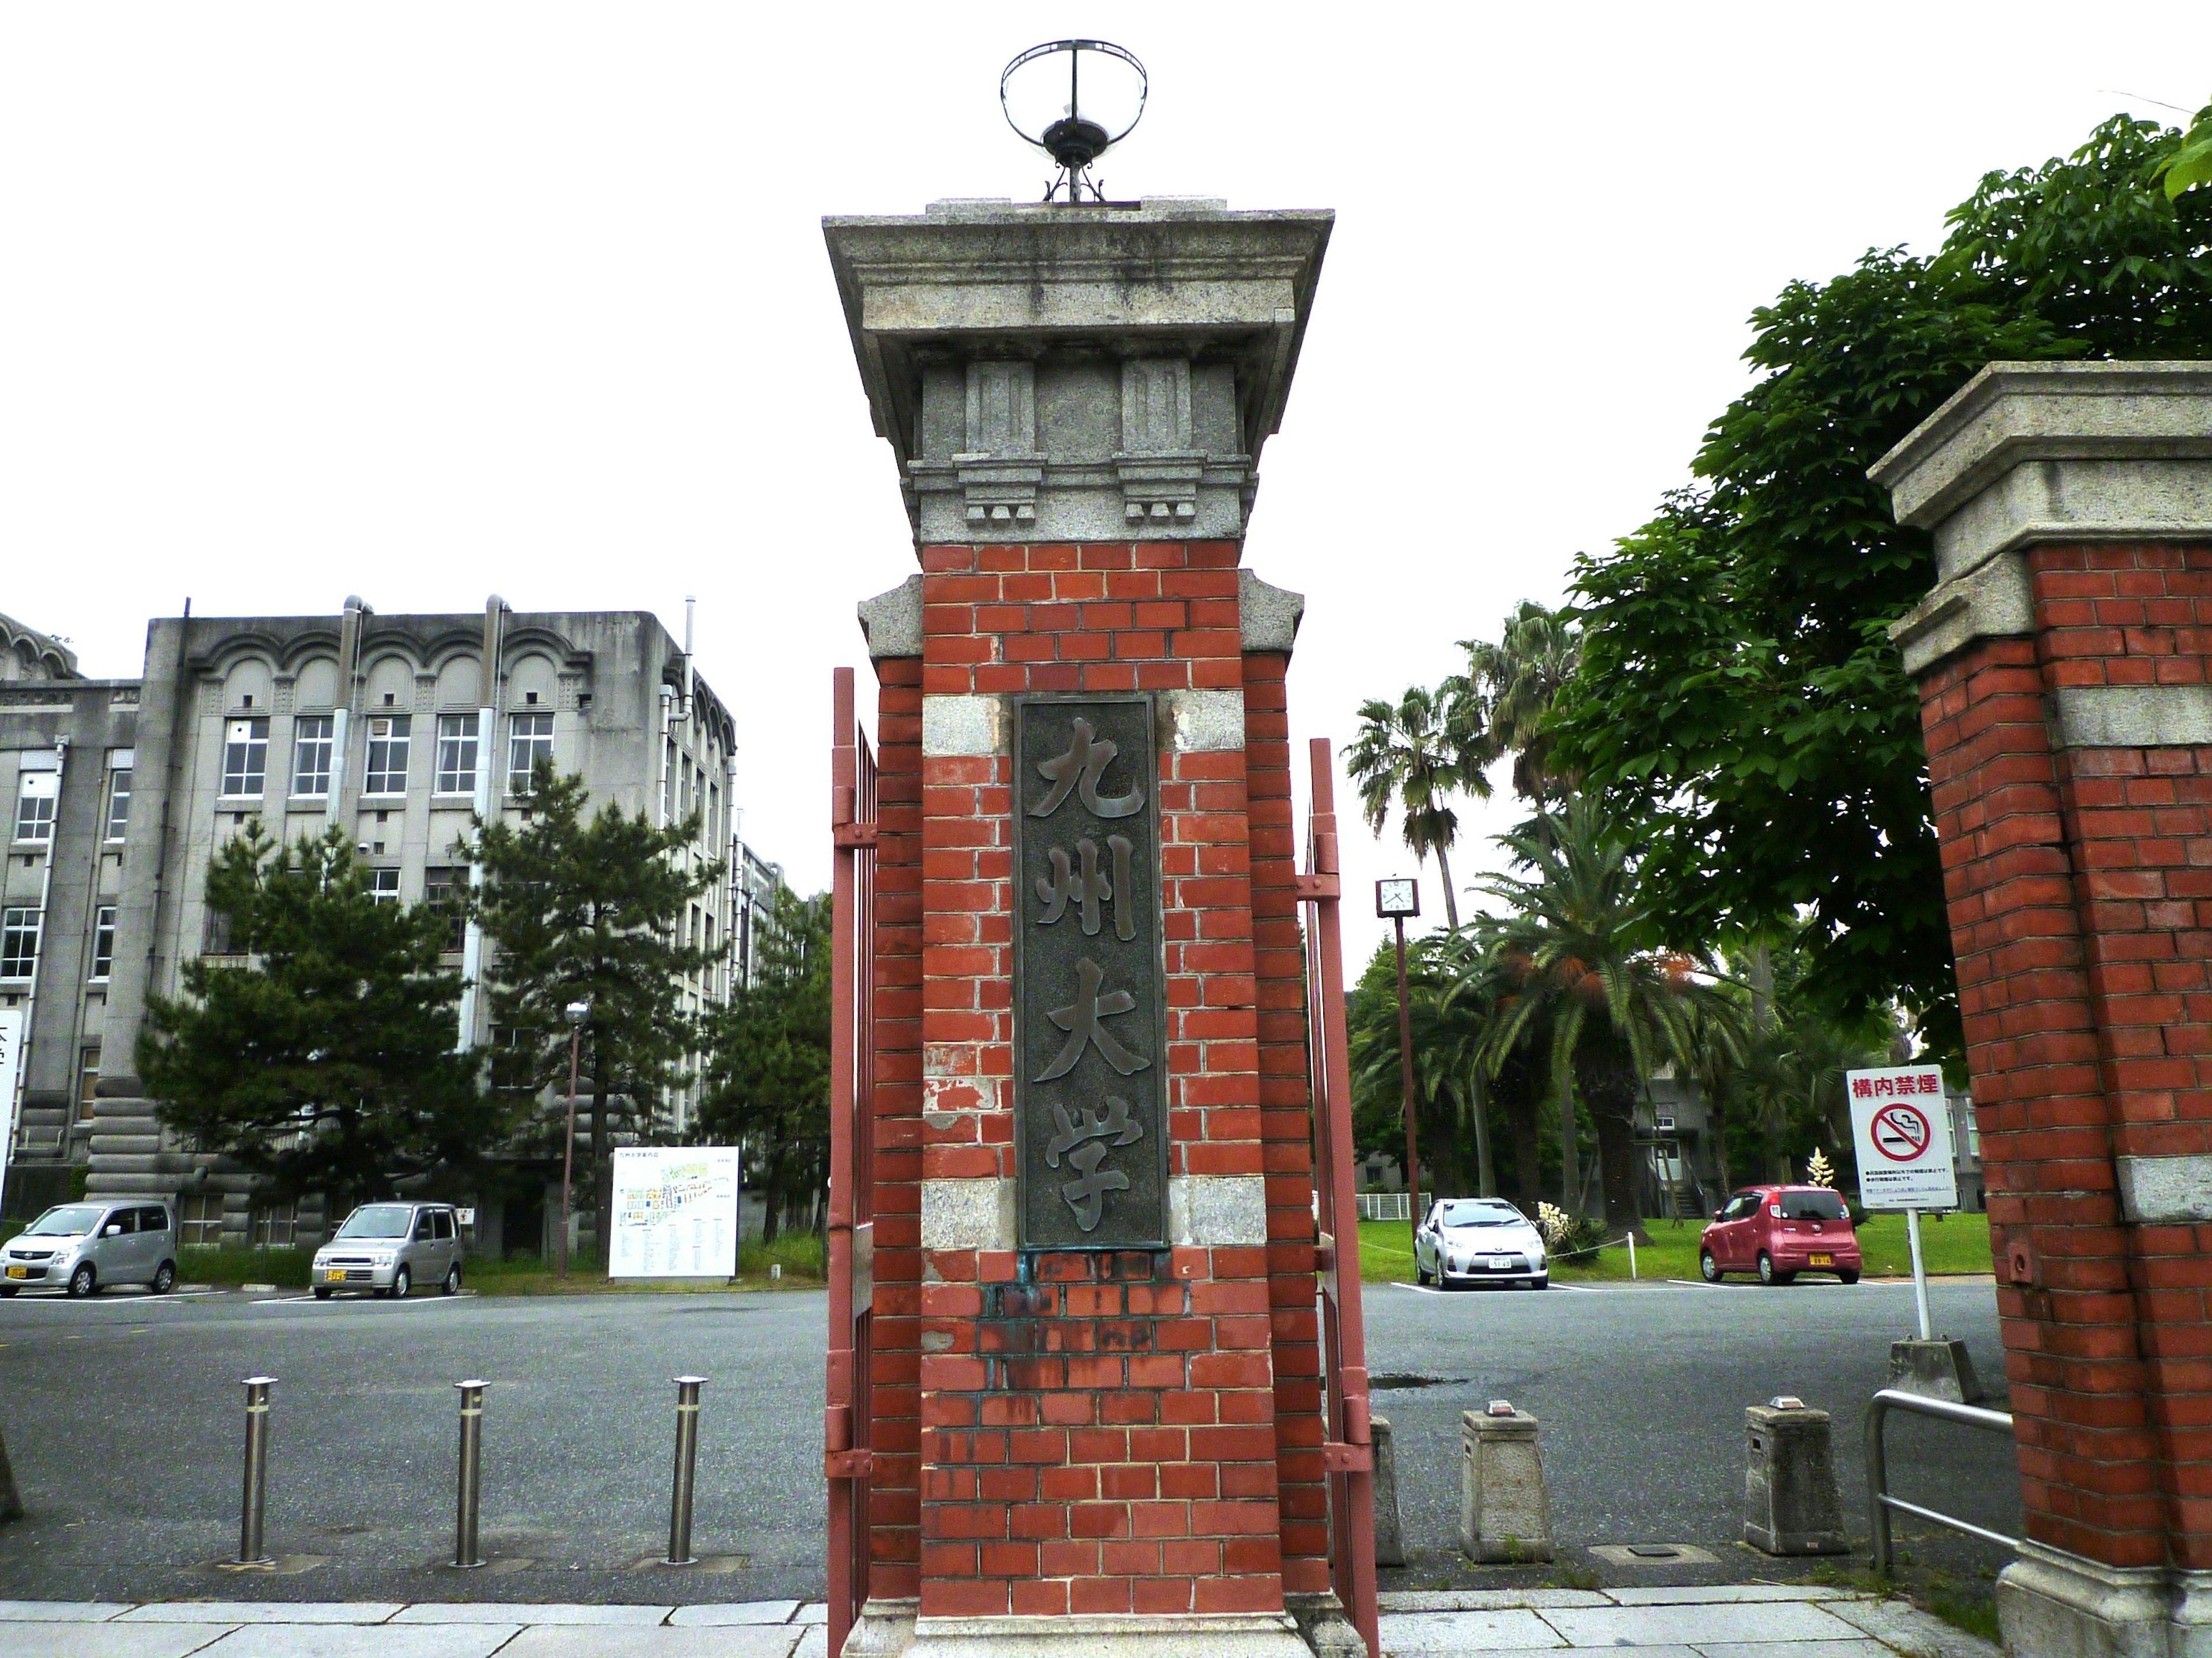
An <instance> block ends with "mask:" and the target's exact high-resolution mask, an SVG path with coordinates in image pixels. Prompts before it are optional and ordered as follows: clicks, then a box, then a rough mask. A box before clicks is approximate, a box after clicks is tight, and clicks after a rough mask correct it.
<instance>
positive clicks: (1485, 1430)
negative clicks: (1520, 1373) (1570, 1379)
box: [1459, 1399, 1552, 1562]
mask: <svg viewBox="0 0 2212 1658" xmlns="http://www.w3.org/2000/svg"><path fill="white" fill-rule="evenodd" d="M1460 1451H1461V1460H1460V1502H1459V1546H1460V1547H1461V1548H1462V1549H1463V1550H1465V1551H1466V1552H1467V1557H1468V1558H1469V1559H1470V1560H1483V1561H1490V1562H1517V1561H1523V1560H1549V1559H1550V1558H1552V1503H1551V1498H1550V1497H1548V1496H1547V1494H1546V1493H1545V1490H1544V1457H1543V1453H1542V1452H1541V1450H1540V1449H1539V1448H1538V1447H1537V1443H1536V1418H1534V1417H1533V1416H1531V1415H1529V1414H1528V1412H1526V1411H1516V1410H1515V1409H1514V1408H1513V1406H1511V1405H1510V1403H1508V1402H1507V1401H1506V1400H1502V1399H1493V1400H1491V1401H1490V1405H1489V1406H1488V1408H1487V1409H1485V1410H1480V1411H1469V1412H1467V1413H1466V1414H1465V1415H1464V1416H1462V1418H1460Z"/></svg>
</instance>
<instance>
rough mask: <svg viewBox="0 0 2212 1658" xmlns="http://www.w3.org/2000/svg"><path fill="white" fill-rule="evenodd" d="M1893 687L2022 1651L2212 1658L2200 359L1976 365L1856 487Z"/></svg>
mask: <svg viewBox="0 0 2212 1658" xmlns="http://www.w3.org/2000/svg"><path fill="white" fill-rule="evenodd" d="M1874 476H1875V479H1876V480H1877V481H1878V482H1880V483H1883V484H1885V485H1886V486H1887V487H1888V488H1889V489H1890V490H1891V491H1892V494H1893V499H1894V501H1895V504H1896V508H1897V514H1898V518H1899V521H1900V522H1902V523H1905V524H1907V525H1917V526H1919V527H1921V528H1924V529H1926V530H1928V531H1931V532H1932V535H1933V538H1934V544H1935V552H1936V574H1937V577H1938V580H1937V585H1936V589H1935V591H1934V592H1933V593H1932V594H1931V595H1930V597H1929V598H1928V600H1927V601H1926V602H1925V603H1924V604H1921V605H1920V606H1919V607H1917V609H1916V610H1913V611H1912V612H1911V614H1910V615H1908V616H1906V617H1905V618H1904V620H1902V621H1901V622H1899V623H1898V624H1897V625H1896V627H1895V628H1894V629H1893V630H1892V631H1893V636H1894V637H1895V638H1896V639H1897V640H1898V641H1899V645H1900V646H1901V647H1902V648H1903V651H1904V655H1905V665H1906V667H1907V669H1908V670H1909V671H1911V672H1912V673H1913V674H1914V675H1916V676H1917V679H1918V682H1919V686H1920V695H1921V704H1922V720H1923V728H1924V730H1925V732H1926V736H1927V744H1928V760H1929V776H1930V780H1931V781H1932V783H1933V786H1934V791H1935V811H1936V833H1937V835H1938V838H1939V840H1940V841H1941V844H1942V859H1943V872H1944V884H1945V893H1946V896H1947V899H1948V905H1949V910H1950V921H1951V932H1952V939H1953V943H1954V947H1955V950H1956V952H1957V957H1958V972H1959V990H1960V1005H1961V1011H1962V1012H1963V1014H1964V1017H1965V1021H1966V1049H1967V1059H1968V1062H1969V1065H1970V1066H1971V1069H1972V1076H1973V1095H1974V1109H1975V1114H1976V1116H1977V1118H1978V1123H1979V1127H1980V1131H1981V1150H1982V1161H1983V1165H1984V1174H1985V1178H1986V1181H1987V1184H1988V1197H1989V1211H1990V1230H1991V1240H1992V1244H1993V1248H1994V1254H1995V1256H1996V1273H1997V1283H1998V1288H1997V1300H1998V1307H1999V1310H2000V1313H2001V1315H2002V1325H2003V1331H2004V1342H2005V1350H2006V1351H2005V1357H2006V1370H2007V1372H2008V1377H2009V1380H2010V1382H2011V1391H2012V1408H2013V1412H2014V1415H2015V1438H2016V1441H2017V1444H2018V1451H2019V1462H2020V1471H2021V1486H2022V1492H2023V1495H2024V1497H2025V1502H2026V1508H2027V1531H2028V1535H2029V1539H2030V1541H2029V1542H2028V1543H2027V1546H2026V1547H2025V1549H2024V1551H2023V1554H2022V1558H2021V1560H2020V1561H2019V1562H2017V1563H2016V1564H2014V1565H2013V1566H2011V1567H2009V1568H2008V1570H2006V1572H2005V1573H2004V1575H2003V1576H2002V1578H2000V1580H1999V1583H1998V1609H1999V1615H2000V1618H2001V1619H2002V1622H2003V1624H2004V1627H2005V1632H2006V1635H2007V1637H2008V1643H2009V1644H2010V1645H2011V1647H2012V1649H2013V1650H2014V1651H2015V1653H2017V1654H2020V1655H2022V1658H2043V1655H2057V1654H2067V1655H2076V1654H2101V1653H2136V1652H2139V1651H2140V1652H2146V1653H2148V1652H2152V1651H2155V1652H2157V1653H2160V1654H2161V1655H2163V1654H2165V1653H2166V1652H2167V1651H2168V1645H2167V1641H2168V1637H2169V1636H2170V1637H2171V1638H2172V1643H2173V1644H2172V1651H2173V1652H2175V1653H2177V1654H2179V1653H2182V1652H2187V1653H2191V1654H2196V1653H2200V1652H2204V1651H2208V1650H2212V1639H2208V1635H2209V1634H2212V1303H2208V1300H2207V1295H2208V1290H2212V364H2203V363H2094V364H2077V365H2064V366H2051V365H2025V364H2004V363H1999V364H1993V365H1992V366H1991V367H1989V368H1987V369H1985V370H1984V372H1983V373H1982V374H1979V375H1978V376H1976V377H1975V379H1974V380H1972V382H1971V383H1969V384H1968V385H1967V386H1966V387H1965V388H1964V389H1963V390H1961V391H1960V392H1959V393H1958V395H1957V396H1955V397H1954V398H1952V399H1951V400H1950V401H1949V402H1948V403H1947V404H1944V406H1943V407H1942V409H1940V410H1937V411H1936V413H1935V414H1934V415H1933V416H1930V417H1929V420H1928V421H1927V422H1925V423H1923V425H1922V426H1921V427H1919V428H1917V430H1916V431H1914V432H1913V434H1911V436H1910V437H1908V438H1907V439H1906V440H1905V441H1904V442H1903V443H1902V444H1900V445H1899V446H1898V448H1897V449H1896V450H1895V451H1893V452H1892V453H1891V454H1889V455H1888V456H1887V457H1885V458H1884V459H1883V460H1882V461H1881V464H1880V465H1878V466H1876V467H1875V471H1874Z"/></svg>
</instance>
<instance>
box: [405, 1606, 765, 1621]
mask: <svg viewBox="0 0 2212 1658" xmlns="http://www.w3.org/2000/svg"><path fill="white" fill-rule="evenodd" d="M770 1604H771V1605H773V1604H775V1603H774V1602H771V1603H770ZM782 1604H783V1605H785V1606H789V1605H791V1604H792V1602H790V1601H784V1602H782ZM675 1610H676V1608H675V1607H673V1606H630V1605H628V1604H625V1603H623V1602H620V1601H610V1602H606V1603H604V1604H600V1605H592V1604H588V1603H586V1602H580V1601H559V1602H554V1601H543V1600H541V1601H530V1600H513V1601H501V1600H418V1601H416V1603H415V1604H414V1605H413V1606H404V1607H400V1608H397V1609H396V1615H395V1616H394V1617H393V1618H392V1622H393V1623H394V1624H521V1625H526V1626H528V1625H539V1624H558V1625H572V1624H648V1625H650V1624H661V1623H665V1622H666V1621H667V1619H668V1614H669V1613H670V1612H673V1611H675ZM776 1621H779V1622H780V1621H781V1619H778V1620H776Z"/></svg>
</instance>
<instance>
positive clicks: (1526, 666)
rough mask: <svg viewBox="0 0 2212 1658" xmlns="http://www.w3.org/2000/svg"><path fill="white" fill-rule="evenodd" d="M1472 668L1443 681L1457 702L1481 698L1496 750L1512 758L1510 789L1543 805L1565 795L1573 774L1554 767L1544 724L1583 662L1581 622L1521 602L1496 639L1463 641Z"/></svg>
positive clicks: (1568, 616) (1525, 600)
mask: <svg viewBox="0 0 2212 1658" xmlns="http://www.w3.org/2000/svg"><path fill="white" fill-rule="evenodd" d="M1460 648H1461V649H1462V650H1463V651H1465V652H1466V653H1467V671H1466V672H1465V673H1463V674H1458V675H1455V676H1454V677H1452V678H1450V679H1448V680H1446V681H1445V682H1444V689H1445V690H1446V692H1447V693H1448V694H1449V695H1450V696H1451V697H1452V700H1453V701H1454V702H1455V703H1457V702H1459V701H1468V700H1474V699H1479V700H1480V701H1481V703H1482V704H1483V705H1484V707H1485V708H1486V711H1487V714H1488V720H1487V726H1488V731H1487V735H1488V738H1489V740H1490V742H1491V743H1492V744H1493V745H1494V748H1495V751H1496V752H1497V753H1498V754H1510V755H1512V756H1513V792H1514V793H1516V794H1518V795H1520V796H1521V797H1522V799H1527V800H1532V801H1535V802H1537V803H1539V804H1541V803H1543V802H1545V801H1548V800H1554V799H1559V798H1560V797H1561V796H1562V795H1563V794H1565V792H1566V791H1567V790H1569V789H1571V787H1573V786H1574V779H1573V778H1572V777H1571V776H1569V775H1567V774H1565V773H1563V772H1561V771H1559V769H1557V768H1555V767H1554V765H1553V760H1552V738H1551V736H1550V734H1549V733H1548V732H1547V731H1546V730H1545V728H1544V722H1545V719H1546V717H1547V715H1548V714H1550V713H1551V711H1552V702H1553V699H1554V698H1556V697H1557V696H1558V695H1559V688H1560V687H1561V686H1563V685H1565V683H1567V681H1568V679H1569V678H1570V677H1572V675H1573V673H1574V671H1575V665H1576V664H1577V662H1579V661H1580V660H1581V659H1582V649H1583V630H1582V625H1581V624H1580V623H1577V622H1575V621H1574V620H1572V619H1571V616H1570V615H1569V613H1568V612H1567V611H1566V610H1564V609H1562V610H1546V609H1545V608H1544V607H1543V606H1542V605H1541V604H1537V603H1535V602H1534V600H1533V599H1525V598H1524V599H1522V601H1521V603H1520V604H1518V605H1517V606H1516V607H1515V608H1514V610H1513V611H1512V613H1511V614H1510V615H1509V616H1507V617H1506V618H1505V626H1504V629H1503V630H1502V631H1501V632H1500V634H1499V635H1498V641H1497V642H1496V643H1495V644H1492V642H1491V641H1488V640H1485V639H1462V641H1460Z"/></svg>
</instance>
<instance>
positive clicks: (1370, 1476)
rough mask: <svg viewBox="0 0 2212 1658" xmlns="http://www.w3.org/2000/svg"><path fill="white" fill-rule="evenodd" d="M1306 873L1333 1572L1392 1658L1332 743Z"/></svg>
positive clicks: (1302, 882) (1377, 1649) (1371, 1639)
mask: <svg viewBox="0 0 2212 1658" xmlns="http://www.w3.org/2000/svg"><path fill="white" fill-rule="evenodd" d="M1310 756H1311V762H1312V793H1311V796H1310V801H1311V808H1310V815H1309V823H1308V829H1307V872H1306V873H1305V874H1304V875H1302V876H1300V877H1299V878H1298V897H1299V899H1300V900H1301V901H1302V902H1304V903H1306V904H1309V905H1310V906H1311V907H1312V924H1311V926H1309V927H1308V928H1307V930H1306V966H1307V971H1306V984H1307V994H1308V996H1309V997H1310V1007H1309V1010H1308V1011H1309V1015H1310V1017H1309V1018H1308V1020H1307V1036H1306V1040H1307V1042H1308V1043H1309V1058H1310V1064H1311V1069H1312V1075H1313V1090H1314V1113H1313V1123H1314V1196H1315V1205H1316V1218H1317V1220H1318V1222H1319V1230H1320V1231H1321V1233H1322V1237H1321V1239H1320V1248H1319V1250H1318V1251H1317V1254H1318V1255H1319V1259H1318V1260H1317V1261H1316V1266H1317V1268H1318V1269H1319V1272H1320V1278H1321V1303H1322V1367H1323V1370H1324V1373H1325V1377H1326V1382H1327V1386H1328V1400H1327V1409H1328V1424H1327V1426H1328V1442H1327V1443H1325V1444H1324V1445H1323V1447H1322V1453H1323V1456H1324V1459H1325V1464H1324V1465H1325V1466H1326V1467H1327V1468H1328V1473H1329V1481H1328V1485H1329V1510H1330V1514H1329V1540H1330V1546H1329V1571H1330V1576H1331V1577H1332V1578H1333V1579H1334V1582H1335V1585H1336V1594H1337V1599H1338V1600H1341V1601H1342V1602H1343V1603H1344V1608H1345V1612H1346V1616H1348V1617H1349V1618H1350V1619H1352V1627H1353V1628H1355V1629H1357V1630H1358V1631H1359V1636H1360V1638H1361V1639H1362V1640H1364V1642H1366V1643H1367V1651H1368V1655H1369V1658H1382V1651H1383V1645H1382V1638H1381V1631H1380V1629H1379V1628H1378V1625H1377V1608H1376V1598H1375V1594H1376V1583H1375V1448H1374V1445H1373V1434H1372V1432H1371V1431H1370V1428H1369V1425H1368V1419H1369V1405H1368V1394H1367V1324H1366V1319H1365V1316H1364V1314H1363V1313H1362V1311H1361V1307H1360V1296H1359V1210H1358V1199H1357V1197H1356V1195H1355V1193H1354V1191H1353V1181H1352V1064H1351V1058H1350V1053H1349V1049H1348V1047H1347V1041H1348V1037H1347V1033H1346V1025H1345V1016H1344V938H1343V927H1342V921H1341V917H1340V914H1339V906H1340V902H1341V900H1342V896H1343V881H1342V879H1341V878H1340V872H1339V868H1338V864H1337V831H1336V781H1335V779H1336V772H1335V765H1334V759H1333V757H1332V756H1331V754H1330V751H1329V745H1328V739H1327V738H1314V739H1313V743H1312V746H1311V748H1310Z"/></svg>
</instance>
